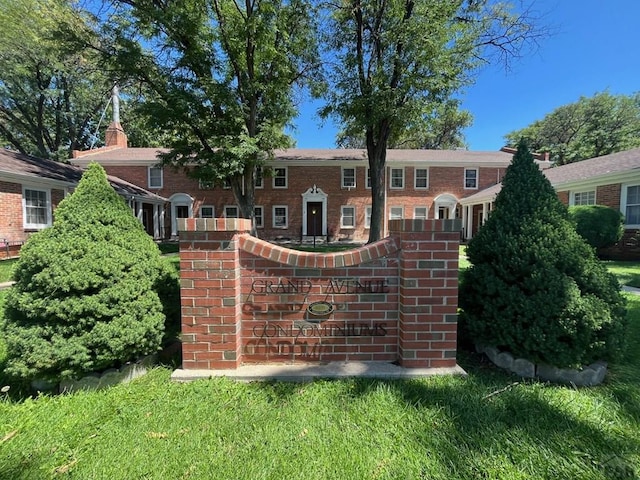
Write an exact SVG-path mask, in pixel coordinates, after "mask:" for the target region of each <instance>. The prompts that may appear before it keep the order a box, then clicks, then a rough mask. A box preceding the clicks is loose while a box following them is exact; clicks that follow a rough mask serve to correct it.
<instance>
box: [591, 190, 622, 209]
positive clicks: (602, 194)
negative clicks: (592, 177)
mask: <svg viewBox="0 0 640 480" xmlns="http://www.w3.org/2000/svg"><path fill="white" fill-rule="evenodd" d="M621 190H622V188H621V185H620V184H619V183H615V184H612V185H600V186H599V187H597V189H596V203H597V204H598V205H606V206H607V207H611V208H615V209H616V210H619V209H620V192H621Z"/></svg>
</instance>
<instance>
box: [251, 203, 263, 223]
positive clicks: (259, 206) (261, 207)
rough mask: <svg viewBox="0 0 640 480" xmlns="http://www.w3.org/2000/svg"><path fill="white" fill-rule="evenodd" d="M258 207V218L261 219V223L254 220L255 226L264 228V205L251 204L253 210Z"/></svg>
mask: <svg viewBox="0 0 640 480" xmlns="http://www.w3.org/2000/svg"><path fill="white" fill-rule="evenodd" d="M258 208H259V209H260V210H261V211H262V215H261V216H260V218H261V219H262V225H258V223H257V222H256V228H264V207H263V206H262V205H254V206H253V210H254V212H255V210H256V209H258ZM254 216H255V215H254ZM256 218H257V216H256Z"/></svg>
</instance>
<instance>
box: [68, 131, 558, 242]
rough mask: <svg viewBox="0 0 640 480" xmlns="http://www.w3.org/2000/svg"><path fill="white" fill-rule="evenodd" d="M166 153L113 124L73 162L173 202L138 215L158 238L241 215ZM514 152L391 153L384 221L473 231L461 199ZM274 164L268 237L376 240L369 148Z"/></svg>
mask: <svg viewBox="0 0 640 480" xmlns="http://www.w3.org/2000/svg"><path fill="white" fill-rule="evenodd" d="M158 153H159V150H158V149H153V148H128V147H127V138H126V135H125V132H124V131H123V129H122V126H121V125H120V124H119V123H118V122H113V123H112V124H111V125H110V126H109V129H108V130H107V135H106V146H105V147H103V148H100V149H96V150H91V151H83V152H74V158H73V159H72V160H71V161H72V162H73V163H74V164H75V165H78V166H80V167H85V166H86V165H88V164H89V163H90V162H98V163H100V164H101V165H102V166H103V167H104V168H105V170H106V171H107V173H109V174H110V175H114V176H117V177H119V178H123V179H126V180H127V181H129V182H131V183H133V184H135V185H137V186H139V187H141V188H144V189H146V190H149V191H151V192H154V193H156V194H157V195H159V196H161V197H165V198H167V199H168V200H169V202H168V204H167V205H166V208H162V209H155V210H153V209H151V208H150V207H143V206H139V209H140V211H139V212H137V215H138V216H139V217H140V218H141V219H142V221H143V223H144V224H145V226H146V227H147V230H148V231H149V232H152V231H155V236H158V233H159V232H157V228H156V229H155V230H154V228H153V227H152V223H157V222H158V221H160V223H161V224H162V225H164V229H163V230H162V232H160V236H161V237H165V238H169V237H175V235H176V234H177V219H178V218H191V217H196V218H213V217H237V216H238V207H237V206H236V204H235V200H234V198H233V193H232V191H231V189H230V188H225V186H224V185H209V184H203V183H202V182H198V180H196V179H193V178H190V177H189V176H187V175H186V174H185V172H184V171H176V170H174V169H172V168H166V167H165V168H163V167H161V166H159V165H158V159H157V154H158ZM512 156H513V152H512V151H498V152H473V151H466V150H389V151H388V152H387V170H386V187H385V188H386V197H387V200H386V205H385V209H384V211H385V221H384V222H383V225H386V224H387V221H388V220H393V219H400V218H413V219H439V218H448V219H451V218H460V217H463V221H464V224H465V225H467V223H468V222H466V219H465V218H464V214H465V212H464V210H462V209H461V208H460V201H461V199H463V198H465V197H468V196H469V195H472V194H475V193H477V192H479V191H482V190H484V189H486V188H488V187H491V186H493V185H496V184H497V183H499V182H500V181H501V179H502V177H503V175H504V173H505V170H506V168H507V167H508V166H509V163H510V162H511V159H512ZM539 163H540V165H541V167H543V168H544V167H547V166H549V163H548V162H544V161H541V162H539ZM268 166H269V170H270V172H272V174H271V175H270V176H269V177H266V176H264V177H263V176H261V175H259V178H258V181H257V184H256V196H255V214H256V226H257V230H258V235H259V236H260V237H261V238H264V239H266V240H293V241H308V240H311V239H312V238H313V237H316V238H319V239H322V238H329V239H333V240H344V241H353V242H364V241H366V240H367V238H368V236H369V222H370V216H371V188H370V180H369V168H368V162H367V159H366V151H365V150H355V149H354V150H347V149H326V150H304V149H288V150H281V151H277V152H275V158H274V159H273V161H271V162H270V164H269V165H268ZM145 208H146V209H145ZM469 228H472V229H474V228H476V229H477V225H472V224H469ZM465 235H467V236H468V235H470V233H469V234H465Z"/></svg>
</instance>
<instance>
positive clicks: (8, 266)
mask: <svg viewBox="0 0 640 480" xmlns="http://www.w3.org/2000/svg"><path fill="white" fill-rule="evenodd" d="M17 261H18V259H17V258H10V259H9V260H0V283H3V282H8V281H9V280H11V273H12V271H13V266H14V265H15V263H16V262H17Z"/></svg>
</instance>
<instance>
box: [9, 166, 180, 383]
mask: <svg viewBox="0 0 640 480" xmlns="http://www.w3.org/2000/svg"><path fill="white" fill-rule="evenodd" d="M55 213H56V217H55V221H54V224H53V226H51V227H50V228H47V229H45V230H43V231H42V232H39V233H37V234H35V235H33V236H32V237H30V238H29V240H28V241H27V243H26V244H25V245H24V247H23V248H22V251H21V256H20V259H19V261H18V263H17V265H16V268H15V271H14V279H15V281H16V283H15V285H14V287H13V288H12V289H11V290H10V293H9V296H8V298H7V301H6V312H5V316H6V329H5V336H6V341H7V347H8V360H7V368H6V371H7V373H9V374H12V375H15V376H18V377H22V378H27V379H28V378H34V377H38V378H47V379H54V380H57V379H59V378H64V377H74V376H78V375H81V374H82V373H85V372H89V371H94V370H102V369H105V368H108V367H112V366H117V365H119V364H120V363H122V362H126V361H129V360H134V359H136V358H137V357H139V356H141V355H145V354H149V353H151V352H154V351H156V350H158V348H159V347H160V344H161V340H162V335H163V331H164V325H163V322H164V321H165V315H164V313H163V305H162V302H161V300H160V298H159V295H158V290H159V289H161V290H163V291H164V293H165V294H166V293H167V291H170V290H171V287H170V285H171V272H170V267H169V266H168V265H167V264H166V262H164V261H163V259H162V257H161V256H160V252H159V250H158V248H157V246H156V245H155V243H154V242H153V240H152V239H151V237H149V236H148V235H147V234H146V233H145V232H144V229H143V227H142V226H141V224H140V222H138V221H137V220H136V219H135V218H134V217H133V215H132V214H131V210H130V209H129V208H128V207H127V205H126V203H125V202H124V200H123V199H122V198H121V197H119V196H118V195H117V194H116V193H115V191H114V190H113V188H111V186H110V185H109V184H108V182H107V179H106V174H105V172H104V170H103V169H102V167H101V166H99V165H98V164H92V165H90V166H89V168H88V170H87V171H86V172H85V174H84V175H83V177H82V180H81V181H80V183H79V185H78V187H77V188H76V190H75V192H74V193H73V194H72V195H71V196H69V197H67V198H65V199H64V200H63V201H62V202H61V203H60V205H59V206H58V208H57V209H56V212H55ZM174 285H175V283H174ZM173 300H174V301H175V298H174V299H173ZM168 308H170V307H169V306H167V309H168Z"/></svg>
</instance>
